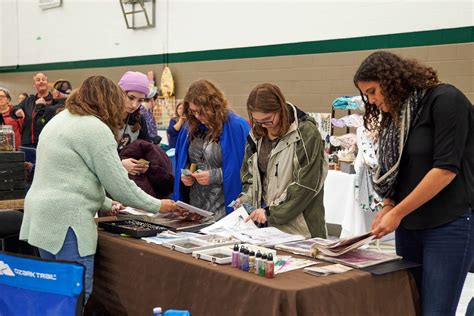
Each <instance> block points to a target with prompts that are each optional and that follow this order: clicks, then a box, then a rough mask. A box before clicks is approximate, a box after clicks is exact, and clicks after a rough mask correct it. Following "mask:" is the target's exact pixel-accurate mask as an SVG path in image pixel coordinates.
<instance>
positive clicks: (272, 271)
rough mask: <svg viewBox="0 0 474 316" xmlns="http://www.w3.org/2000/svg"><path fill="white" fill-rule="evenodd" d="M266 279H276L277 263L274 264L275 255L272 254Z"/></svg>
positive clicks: (269, 255)
mask: <svg viewBox="0 0 474 316" xmlns="http://www.w3.org/2000/svg"><path fill="white" fill-rule="evenodd" d="M265 277H266V278H269V279H272V278H274V277H275V263H274V262H273V255H272V254H271V253H269V254H268V258H267V267H266V270H265Z"/></svg>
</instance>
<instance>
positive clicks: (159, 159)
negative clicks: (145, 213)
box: [120, 139, 174, 198]
mask: <svg viewBox="0 0 474 316" xmlns="http://www.w3.org/2000/svg"><path fill="white" fill-rule="evenodd" d="M120 158H121V159H127V158H133V159H136V160H139V159H145V160H148V161H149V162H150V164H149V167H148V170H147V172H145V173H143V174H139V175H131V174H129V175H128V177H129V178H130V179H131V180H133V181H135V183H136V184H137V185H138V186H139V187H140V188H141V189H142V190H143V191H145V192H146V193H148V194H150V195H151V196H154V197H156V198H169V196H170V194H171V193H173V183H174V176H173V171H172V164H171V160H170V158H169V157H168V156H167V155H166V153H165V152H164V151H163V149H161V148H160V146H158V145H155V144H152V143H150V142H147V141H145V140H141V139H137V140H136V141H134V142H132V143H130V144H128V145H127V146H125V147H124V148H123V149H122V150H121V151H120Z"/></svg>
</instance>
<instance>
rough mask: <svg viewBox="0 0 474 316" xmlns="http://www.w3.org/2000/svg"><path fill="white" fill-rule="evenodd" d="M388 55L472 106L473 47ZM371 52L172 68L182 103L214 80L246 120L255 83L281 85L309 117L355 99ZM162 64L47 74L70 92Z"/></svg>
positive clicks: (22, 81) (0, 79)
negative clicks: (358, 75)
mask: <svg viewBox="0 0 474 316" xmlns="http://www.w3.org/2000/svg"><path fill="white" fill-rule="evenodd" d="M390 51H392V52H395V53H398V54H401V55H403V56H406V57H413V58H416V59H418V60H420V61H421V62H424V63H426V64H429V65H430V66H432V67H434V68H435V69H437V70H438V72H439V75H440V78H441V80H442V81H443V82H447V83H451V84H453V85H455V86H457V87H458V88H459V89H460V90H461V91H463V92H464V93H465V94H466V95H467V96H468V98H469V99H470V100H471V102H474V43H468V44H455V45H439V46H423V47H411V48H401V49H391V50H390ZM371 52H372V51H358V52H343V53H329V54H313V55H299V56H283V57H265V58H250V59H235V60H218V61H205V62H189V63H176V64H170V68H171V70H172V72H173V75H174V78H175V84H176V95H177V97H178V98H182V97H183V96H184V94H185V93H186V88H187V86H189V84H190V83H191V82H192V81H194V80H197V79H200V78H205V79H210V80H212V81H214V82H215V83H216V84H217V85H218V86H219V87H220V88H221V89H222V90H223V91H224V92H225V93H226V95H227V97H228V99H229V101H230V103H231V106H232V108H233V109H234V110H235V111H236V112H237V113H239V114H241V115H245V113H246V112H245V102H246V98H247V96H248V93H249V92H250V90H251V89H252V88H253V87H254V86H255V85H256V84H258V83H261V82H266V81H268V82H272V83H275V84H277V85H279V86H280V87H281V89H282V91H283V93H284V94H285V96H286V98H287V99H288V100H289V101H291V102H293V103H295V104H296V105H298V106H300V107H301V108H302V109H304V110H307V111H312V112H329V111H330V110H331V102H332V100H334V99H335V98H337V97H339V96H342V95H354V94H357V91H356V89H355V88H354V86H353V84H352V76H353V75H354V72H355V71H356V69H357V67H358V65H359V64H360V62H361V61H362V60H363V59H364V58H365V57H366V56H368V54H370V53H371ZM162 69H163V66H162V65H145V66H130V67H128V66H126V67H111V68H92V69H78V70H71V69H69V70H62V71H46V73H47V75H48V77H49V79H50V81H55V80H57V79H59V78H65V79H69V80H70V81H71V82H72V84H73V86H74V87H77V86H78V85H79V84H80V83H81V81H82V80H84V79H85V78H87V77H88V76H91V75H96V74H101V75H105V76H107V77H109V78H111V79H113V80H115V81H118V80H119V78H120V76H121V75H122V74H123V73H124V72H125V71H127V70H137V71H142V72H146V71H148V70H153V71H154V72H155V74H156V75H157V76H158V77H159V76H160V73H161V71H162ZM33 75H34V73H28V72H25V73H0V86H5V87H7V88H8V89H10V90H11V92H12V94H13V95H14V101H15V100H16V96H17V95H18V93H19V92H21V91H27V92H29V93H33V91H34V89H33V87H32V77H33Z"/></svg>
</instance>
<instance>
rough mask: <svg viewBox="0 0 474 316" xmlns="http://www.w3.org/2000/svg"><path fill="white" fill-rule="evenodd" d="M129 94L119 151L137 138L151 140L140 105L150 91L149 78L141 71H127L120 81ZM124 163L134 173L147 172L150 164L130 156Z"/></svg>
mask: <svg viewBox="0 0 474 316" xmlns="http://www.w3.org/2000/svg"><path fill="white" fill-rule="evenodd" d="M118 85H119V86H120V88H122V90H123V91H124V92H125V94H126V95H127V100H126V101H127V102H126V105H125V111H126V116H125V119H124V120H123V126H122V128H121V129H120V131H119V132H120V133H119V136H120V140H119V147H118V149H119V151H121V150H122V149H123V148H124V147H125V146H127V145H128V144H130V143H132V142H134V141H136V140H137V139H141V140H145V141H149V137H148V128H147V124H146V121H145V118H144V117H143V115H140V111H139V110H138V109H139V108H140V105H141V104H142V103H143V101H144V99H145V97H146V96H147V95H148V94H149V93H150V89H149V83H148V78H147V76H145V75H144V74H142V73H141V72H135V71H127V72H126V73H125V74H124V75H123V76H122V78H120V81H119V83H118ZM122 164H123V166H124V167H125V169H127V171H128V173H130V174H132V175H137V174H138V175H139V174H142V173H145V172H147V170H148V165H143V164H139V163H138V160H136V159H133V158H128V159H124V160H122Z"/></svg>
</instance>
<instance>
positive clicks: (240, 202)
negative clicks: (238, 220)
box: [232, 198, 242, 210]
mask: <svg viewBox="0 0 474 316" xmlns="http://www.w3.org/2000/svg"><path fill="white" fill-rule="evenodd" d="M241 206H242V201H240V198H236V199H235V203H234V205H232V207H233V208H234V210H236V209H238V208H239V207H241Z"/></svg>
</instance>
